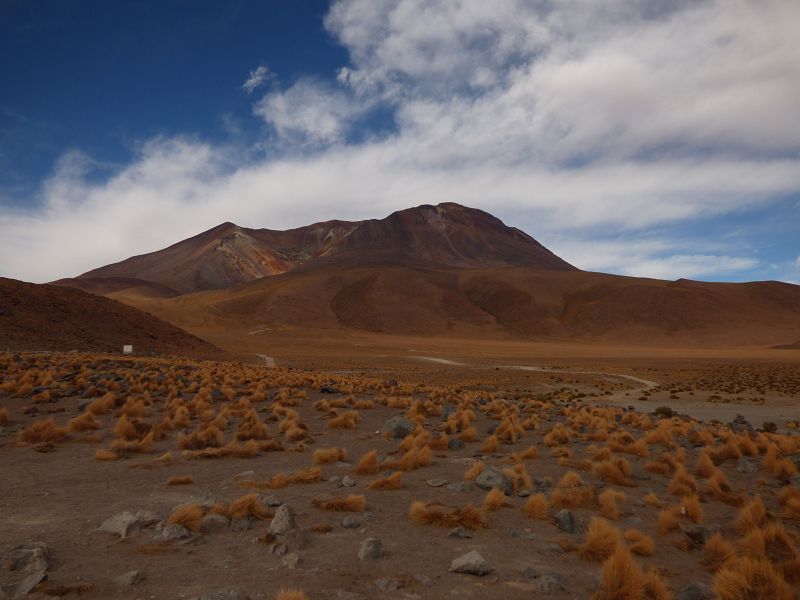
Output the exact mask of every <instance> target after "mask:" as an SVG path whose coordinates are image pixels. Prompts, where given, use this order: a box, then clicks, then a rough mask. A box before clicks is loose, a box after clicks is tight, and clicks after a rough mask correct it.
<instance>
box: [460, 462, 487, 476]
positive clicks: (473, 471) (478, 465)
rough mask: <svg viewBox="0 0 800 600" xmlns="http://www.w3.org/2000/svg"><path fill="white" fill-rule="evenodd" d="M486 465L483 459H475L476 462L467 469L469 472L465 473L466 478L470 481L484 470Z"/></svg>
mask: <svg viewBox="0 0 800 600" xmlns="http://www.w3.org/2000/svg"><path fill="white" fill-rule="evenodd" d="M485 466H486V465H484V463H483V461H482V460H478V461H475V463H474V464H473V465H472V466H471V467H470V468H469V469H468V470H467V472H466V473H464V479H466V480H469V481H471V480H473V479H475V478H476V477H477V476H478V475H480V474H481V473H482V472H483V469H484V468H485Z"/></svg>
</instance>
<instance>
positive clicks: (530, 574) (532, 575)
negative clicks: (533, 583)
mask: <svg viewBox="0 0 800 600" xmlns="http://www.w3.org/2000/svg"><path fill="white" fill-rule="evenodd" d="M540 575H541V573H540V572H539V569H536V568H534V567H525V569H524V570H523V571H522V576H523V577H524V578H525V579H536V578H537V577H539V576H540Z"/></svg>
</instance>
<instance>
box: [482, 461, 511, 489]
mask: <svg viewBox="0 0 800 600" xmlns="http://www.w3.org/2000/svg"><path fill="white" fill-rule="evenodd" d="M475 484H476V485H477V486H478V487H479V488H481V489H482V490H491V489H492V488H498V489H499V490H500V491H501V492H503V493H504V494H505V495H506V496H510V495H511V494H512V493H513V492H514V486H513V485H512V483H511V480H510V479H509V478H508V477H506V476H505V475H504V474H503V472H502V471H501V470H500V469H498V468H496V467H492V466H489V467H486V468H485V469H484V470H483V471H481V472H480V474H479V475H478V476H477V477H476V478H475Z"/></svg>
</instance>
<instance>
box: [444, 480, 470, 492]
mask: <svg viewBox="0 0 800 600" xmlns="http://www.w3.org/2000/svg"><path fill="white" fill-rule="evenodd" d="M447 489H448V490H450V491H451V492H471V491H472V490H474V489H475V482H474V481H458V482H456V483H448V484H447Z"/></svg>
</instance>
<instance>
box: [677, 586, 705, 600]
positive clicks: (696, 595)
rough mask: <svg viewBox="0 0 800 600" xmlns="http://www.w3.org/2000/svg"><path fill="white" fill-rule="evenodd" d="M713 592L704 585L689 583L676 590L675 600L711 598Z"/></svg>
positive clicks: (703, 599)
mask: <svg viewBox="0 0 800 600" xmlns="http://www.w3.org/2000/svg"><path fill="white" fill-rule="evenodd" d="M713 597H714V594H713V593H712V592H711V590H709V589H708V588H707V587H706V586H704V585H701V584H699V583H690V584H689V585H687V586H686V587H684V588H683V589H681V590H680V591H679V592H678V595H677V596H676V600H711V598H713Z"/></svg>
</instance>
